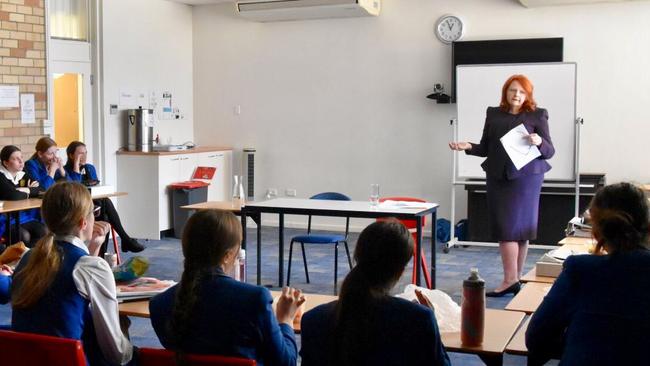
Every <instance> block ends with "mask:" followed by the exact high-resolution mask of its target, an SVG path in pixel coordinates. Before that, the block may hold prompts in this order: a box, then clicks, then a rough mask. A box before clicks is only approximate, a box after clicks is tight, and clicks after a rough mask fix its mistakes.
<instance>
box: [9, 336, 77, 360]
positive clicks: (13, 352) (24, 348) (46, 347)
mask: <svg viewBox="0 0 650 366" xmlns="http://www.w3.org/2000/svg"><path fill="white" fill-rule="evenodd" d="M0 359H1V360H2V361H0V362H2V364H4V365H52V366H59V365H60V366H86V355H85V354H84V350H83V347H82V345H81V341H79V340H76V339H69V338H60V337H52V336H46V335H41V334H31V333H20V332H12V331H10V330H0Z"/></svg>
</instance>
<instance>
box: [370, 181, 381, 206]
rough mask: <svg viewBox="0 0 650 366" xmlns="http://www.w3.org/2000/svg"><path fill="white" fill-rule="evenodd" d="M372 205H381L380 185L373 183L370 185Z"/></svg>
mask: <svg viewBox="0 0 650 366" xmlns="http://www.w3.org/2000/svg"><path fill="white" fill-rule="evenodd" d="M370 204H371V205H372V206H377V205H378V204H379V184H377V183H373V184H371V185H370Z"/></svg>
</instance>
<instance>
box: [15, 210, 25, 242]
mask: <svg viewBox="0 0 650 366" xmlns="http://www.w3.org/2000/svg"><path fill="white" fill-rule="evenodd" d="M15 214H16V233H17V234H16V235H17V236H18V238H17V239H18V240H17V241H21V240H23V238H22V237H21V235H20V211H16V212H15Z"/></svg>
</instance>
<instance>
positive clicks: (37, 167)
mask: <svg viewBox="0 0 650 366" xmlns="http://www.w3.org/2000/svg"><path fill="white" fill-rule="evenodd" d="M25 171H26V172H27V174H29V175H30V176H31V177H32V178H34V179H36V180H37V181H38V183H39V184H40V186H41V187H43V189H48V188H50V187H51V186H52V185H54V183H56V181H58V180H68V177H67V176H66V177H62V176H61V173H59V171H58V170H57V171H56V173H55V174H54V178H52V177H50V176H49V174H47V168H46V167H45V165H43V163H41V162H40V161H39V160H38V159H37V158H31V159H29V160H27V161H26V162H25Z"/></svg>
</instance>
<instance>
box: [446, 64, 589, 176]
mask: <svg viewBox="0 0 650 366" xmlns="http://www.w3.org/2000/svg"><path fill="white" fill-rule="evenodd" d="M558 65H573V68H574V74H573V116H571V117H572V119H573V121H574V122H575V121H576V120H577V94H578V64H577V63H576V62H528V63H511V64H509V63H506V64H478V65H457V66H456V75H460V69H461V68H464V69H470V68H471V69H474V68H482V67H513V68H516V67H522V66H523V67H529V66H558ZM513 72H515V71H513ZM551 113H552V111H551ZM456 114H457V115H458V109H457V111H456ZM457 125H458V120H456V126H457ZM578 133H579V131H577V130H574V141H573V146H571V147H570V149H571V150H573V167H572V168H573V169H571V170H572V173H573V177H567V178H562V177H557V178H553V177H552V178H551V179H554V180H559V181H565V182H574V181H575V180H576V179H578V178H579V177H578V175H579V173H578V169H577V159H576V155H577V150H576V143H577V142H576V141H577V135H578ZM454 138H455V139H454V140H453V141H458V133H456V134H455V135H454ZM464 141H465V140H464ZM467 158H468V159H469V157H467ZM454 164H456V169H455V171H456V174H455V175H454V177H455V178H456V180H458V179H460V178H467V179H470V178H471V179H483V177H484V176H485V175H484V174H481V175H463V176H460V175H459V174H460V173H459V172H460V170H461V169H460V164H461V163H460V159H455V162H454ZM477 164H478V162H477Z"/></svg>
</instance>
